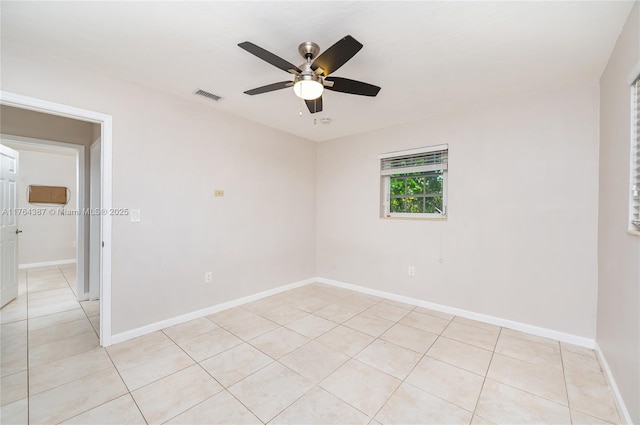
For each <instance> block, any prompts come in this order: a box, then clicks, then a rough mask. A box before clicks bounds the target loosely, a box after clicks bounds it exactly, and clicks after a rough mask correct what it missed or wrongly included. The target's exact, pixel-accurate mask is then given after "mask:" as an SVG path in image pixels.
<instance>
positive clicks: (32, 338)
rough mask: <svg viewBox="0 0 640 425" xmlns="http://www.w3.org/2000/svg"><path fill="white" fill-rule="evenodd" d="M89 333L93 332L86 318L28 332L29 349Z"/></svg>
mask: <svg viewBox="0 0 640 425" xmlns="http://www.w3.org/2000/svg"><path fill="white" fill-rule="evenodd" d="M90 331H93V327H92V326H91V323H90V322H89V320H87V318H86V317H84V318H82V319H79V320H75V321H73V322H66V323H61V324H59V325H54V326H49V327H46V328H42V329H38V330H30V331H29V347H30V348H33V347H37V346H38V345H42V344H48V343H50V342H54V341H57V340H59V339H62V338H68V337H70V336H75V335H80V334H83V333H85V332H90Z"/></svg>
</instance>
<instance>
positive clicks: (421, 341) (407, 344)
mask: <svg viewBox="0 0 640 425" xmlns="http://www.w3.org/2000/svg"><path fill="white" fill-rule="evenodd" d="M437 338H438V335H436V334H432V333H430V332H425V331H422V330H420V329H417V328H412V327H411V326H406V325H402V324H400V323H396V324H395V325H393V327H392V328H391V329H389V330H388V331H386V332H385V333H384V334H382V335H381V336H380V339H383V340H385V341H388V342H392V343H394V344H396V345H399V346H401V347H404V348H408V349H409V350H413V351H415V352H417V353H420V354H424V353H426V352H427V350H428V349H429V347H431V346H432V345H433V343H434V342H435V341H436V339H437Z"/></svg>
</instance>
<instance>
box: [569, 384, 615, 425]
mask: <svg viewBox="0 0 640 425" xmlns="http://www.w3.org/2000/svg"><path fill="white" fill-rule="evenodd" d="M565 376H566V383H567V393H568V396H569V405H570V406H571V408H572V409H576V410H578V411H580V412H584V413H587V414H589V415H591V416H594V417H596V418H599V419H601V420H603V421H606V422H611V423H619V422H620V418H619V416H618V410H617V408H616V405H615V401H614V399H613V392H612V391H611V388H610V387H609V386H608V385H607V383H606V381H605V379H604V376H602V377H598V378H594V375H593V374H592V373H591V372H585V373H584V374H580V373H575V372H573V373H567V374H566V375H565Z"/></svg>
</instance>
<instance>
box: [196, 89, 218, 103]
mask: <svg viewBox="0 0 640 425" xmlns="http://www.w3.org/2000/svg"><path fill="white" fill-rule="evenodd" d="M195 94H197V95H200V96H204V97H208V98H209V99H212V100H215V101H216V102H219V101H220V100H222V98H221V97H220V96H217V95H215V94H213V93H209V92H208V91H204V90H198V91H197V92H196V93H195Z"/></svg>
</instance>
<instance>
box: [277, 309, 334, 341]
mask: <svg viewBox="0 0 640 425" xmlns="http://www.w3.org/2000/svg"><path fill="white" fill-rule="evenodd" d="M336 326H337V324H336V323H334V322H332V321H330V320H327V319H323V318H322V317H318V316H314V315H312V314H309V315H307V316H306V317H303V318H301V319H298V320H296V321H294V322H291V323H289V324H287V325H286V327H287V328H289V329H291V330H294V331H296V332H297V333H299V334H301V335H304V336H306V337H307V338H317V337H319V336H320V335H322V334H324V333H326V332H328V331H330V330H331V329H333V328H335V327H336Z"/></svg>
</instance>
